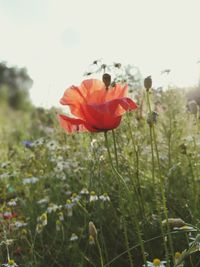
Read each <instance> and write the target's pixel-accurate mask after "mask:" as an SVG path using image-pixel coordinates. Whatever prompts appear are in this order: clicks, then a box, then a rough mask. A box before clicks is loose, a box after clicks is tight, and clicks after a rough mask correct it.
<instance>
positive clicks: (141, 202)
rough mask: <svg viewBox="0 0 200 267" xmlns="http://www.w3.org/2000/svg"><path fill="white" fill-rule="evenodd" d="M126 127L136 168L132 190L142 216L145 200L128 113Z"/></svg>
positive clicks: (137, 155)
mask: <svg viewBox="0 0 200 267" xmlns="http://www.w3.org/2000/svg"><path fill="white" fill-rule="evenodd" d="M128 128H129V132H130V137H131V141H132V145H133V149H134V153H135V158H134V168H135V170H136V179H137V181H136V183H137V188H136V186H135V184H134V183H133V186H134V190H135V192H136V196H137V199H138V206H139V209H140V210H141V214H142V215H143V217H144V215H145V201H144V198H143V194H142V188H141V183H140V176H139V151H138V148H137V147H136V144H135V140H134V137H133V133H132V129H131V122H130V117H129V114H128Z"/></svg>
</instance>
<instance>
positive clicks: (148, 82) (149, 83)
mask: <svg viewBox="0 0 200 267" xmlns="http://www.w3.org/2000/svg"><path fill="white" fill-rule="evenodd" d="M144 87H145V88H146V90H147V91H149V89H151V87H152V79H151V76H148V77H146V78H145V79H144Z"/></svg>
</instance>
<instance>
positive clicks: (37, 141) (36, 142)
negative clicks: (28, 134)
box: [32, 138, 44, 147]
mask: <svg viewBox="0 0 200 267" xmlns="http://www.w3.org/2000/svg"><path fill="white" fill-rule="evenodd" d="M43 144H44V139H43V138H39V139H37V140H35V141H34V142H33V143H32V147H38V146H41V145H43Z"/></svg>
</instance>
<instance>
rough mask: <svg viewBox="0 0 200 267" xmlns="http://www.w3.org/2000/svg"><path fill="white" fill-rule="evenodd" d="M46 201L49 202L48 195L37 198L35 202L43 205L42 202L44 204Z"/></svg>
mask: <svg viewBox="0 0 200 267" xmlns="http://www.w3.org/2000/svg"><path fill="white" fill-rule="evenodd" d="M48 202H49V197H45V198H42V199H40V200H38V201H37V204H39V205H43V204H46V203H48Z"/></svg>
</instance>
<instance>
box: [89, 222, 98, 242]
mask: <svg viewBox="0 0 200 267" xmlns="http://www.w3.org/2000/svg"><path fill="white" fill-rule="evenodd" d="M89 236H92V237H93V238H94V240H95V239H96V238H97V229H96V226H95V225H94V223H93V222H89Z"/></svg>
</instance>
